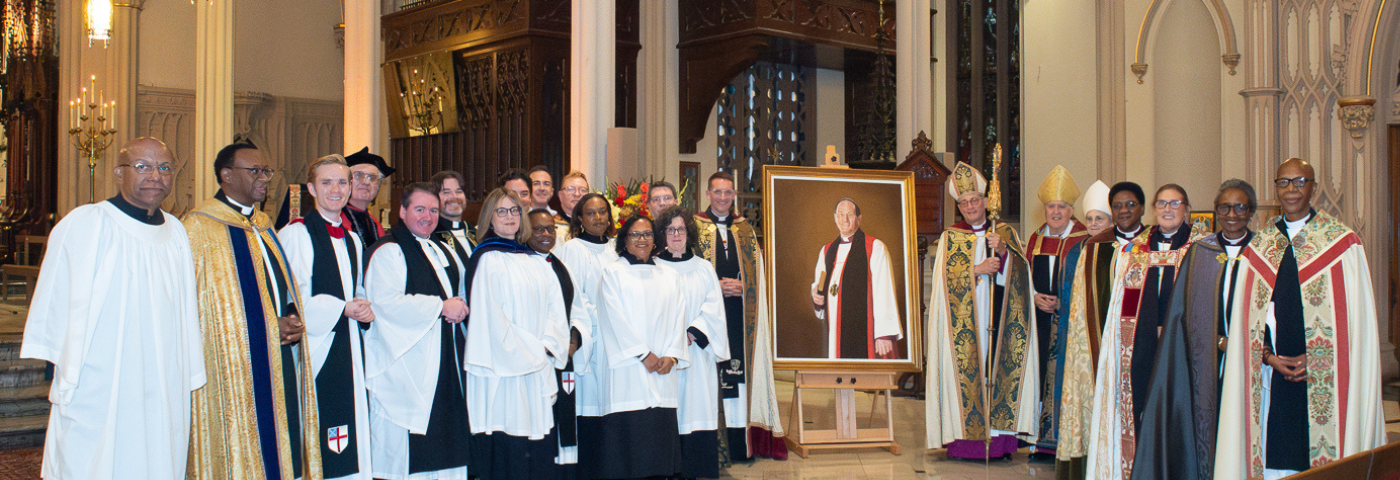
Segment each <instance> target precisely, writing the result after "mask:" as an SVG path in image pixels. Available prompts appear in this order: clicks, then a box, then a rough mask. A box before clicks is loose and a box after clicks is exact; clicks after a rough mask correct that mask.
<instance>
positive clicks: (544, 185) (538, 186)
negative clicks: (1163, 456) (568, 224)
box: [520, 165, 556, 215]
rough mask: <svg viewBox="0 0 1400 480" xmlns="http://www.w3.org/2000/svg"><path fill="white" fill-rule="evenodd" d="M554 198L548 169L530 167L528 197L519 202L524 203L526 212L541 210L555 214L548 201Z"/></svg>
mask: <svg viewBox="0 0 1400 480" xmlns="http://www.w3.org/2000/svg"><path fill="white" fill-rule="evenodd" d="M553 198H554V176H553V175H550V173H549V167H546V166H544V165H535V166H534V167H530V197H529V198H522V199H520V200H522V201H524V202H525V206H523V207H521V208H524V209H525V211H526V212H529V211H531V210H535V209H543V210H545V211H547V212H549V214H550V215H554V214H555V213H556V212H555V211H554V209H553V208H550V206H549V201H550V200H552V199H553Z"/></svg>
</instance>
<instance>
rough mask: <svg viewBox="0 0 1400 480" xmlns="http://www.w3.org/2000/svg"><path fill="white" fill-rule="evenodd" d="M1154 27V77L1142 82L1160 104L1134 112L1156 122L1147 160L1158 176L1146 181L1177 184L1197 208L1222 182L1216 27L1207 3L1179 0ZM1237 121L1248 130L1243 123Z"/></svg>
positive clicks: (1139, 118)
mask: <svg viewBox="0 0 1400 480" xmlns="http://www.w3.org/2000/svg"><path fill="white" fill-rule="evenodd" d="M1154 31H1155V32H1157V33H1156V35H1155V36H1156V37H1157V38H1156V39H1155V42H1153V43H1154V45H1153V49H1152V56H1151V65H1152V67H1151V68H1152V82H1151V85H1139V86H1138V87H1139V88H1144V87H1146V88H1145V89H1148V90H1151V91H1152V101H1153V104H1154V105H1155V106H1156V108H1154V109H1152V111H1151V112H1142V113H1145V115H1141V116H1130V118H1133V119H1135V120H1141V121H1148V120H1150V121H1151V122H1152V136H1153V140H1154V141H1153V149H1152V151H1151V152H1150V153H1151V156H1150V157H1148V158H1147V159H1146V160H1147V161H1148V165H1151V168H1152V169H1153V179H1154V180H1155V181H1154V182H1152V183H1150V184H1145V185H1152V186H1157V185H1161V184H1164V183H1176V184H1178V185H1181V186H1182V187H1183V188H1185V189H1186V192H1187V194H1188V196H1191V197H1195V198H1196V205H1194V206H1193V208H1195V207H1200V206H1202V205H1207V204H1206V203H1205V202H1206V199H1207V198H1210V197H1213V195H1210V194H1211V193H1213V192H1214V191H1215V189H1216V188H1217V187H1219V185H1220V163H1221V151H1220V146H1221V110H1222V109H1221V104H1222V103H1225V101H1228V100H1226V99H1222V98H1220V95H1219V92H1220V83H1221V82H1220V76H1221V75H1220V74H1221V72H1220V70H1221V64H1220V57H1219V54H1218V53H1217V52H1218V51H1219V49H1220V47H1219V45H1218V42H1217V41H1216V36H1215V26H1214V24H1213V23H1212V22H1211V19H1210V12H1209V11H1207V10H1206V7H1205V5H1204V4H1202V3H1201V2H1199V1H1196V0H1178V1H1173V2H1171V4H1170V5H1168V6H1167V8H1166V9H1165V11H1163V12H1162V21H1161V23H1160V24H1158V26H1157V28H1155V29H1154ZM1222 100H1225V101H1222ZM1232 100H1233V101H1234V102H1241V101H1242V99H1239V98H1238V96H1236V98H1235V99H1232ZM1132 110H1134V109H1131V108H1130V113H1131V112H1132ZM1232 123H1234V125H1232V126H1233V127H1234V128H1239V129H1243V126H1244V125H1243V123H1236V122H1232ZM1140 153H1144V154H1146V153H1148V152H1140ZM1150 188H1152V187H1144V189H1150ZM1149 201H1151V199H1149ZM1197 209H1199V208H1197ZM1148 210H1149V211H1152V210H1151V209H1148Z"/></svg>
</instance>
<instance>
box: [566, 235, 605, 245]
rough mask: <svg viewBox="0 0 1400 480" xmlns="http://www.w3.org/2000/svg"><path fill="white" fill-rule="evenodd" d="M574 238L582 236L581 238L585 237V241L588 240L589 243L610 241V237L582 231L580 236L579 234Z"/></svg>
mask: <svg viewBox="0 0 1400 480" xmlns="http://www.w3.org/2000/svg"><path fill="white" fill-rule="evenodd" d="M574 238H580V239H583V241H585V242H588V243H596V244H598V245H602V244H604V243H608V239H606V238H603V237H600V236H597V235H594V234H591V233H588V232H580V233H579V234H578V236H577V237H574Z"/></svg>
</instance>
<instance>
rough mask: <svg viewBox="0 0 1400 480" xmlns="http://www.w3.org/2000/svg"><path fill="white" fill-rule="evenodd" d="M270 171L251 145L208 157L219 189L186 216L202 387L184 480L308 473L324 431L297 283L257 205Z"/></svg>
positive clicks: (315, 467) (313, 472)
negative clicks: (200, 347)
mask: <svg viewBox="0 0 1400 480" xmlns="http://www.w3.org/2000/svg"><path fill="white" fill-rule="evenodd" d="M275 173H276V170H274V169H273V168H272V164H271V162H269V161H268V160H267V159H266V158H265V157H264V156H263V154H262V152H261V151H259V150H258V148H257V147H255V146H253V145H252V144H249V143H234V144H232V145H229V146H226V147H224V148H223V149H222V150H219V153H218V155H216V156H215V157H214V175H215V178H217V179H218V181H219V187H220V188H219V192H218V193H216V194H215V195H214V198H213V199H210V200H207V201H205V202H204V203H203V204H201V205H199V206H198V207H196V208H195V209H194V210H193V211H191V212H190V213H188V214H186V215H185V218H184V223H185V229H186V230H188V231H189V235H190V248H191V250H192V252H193V254H194V275H195V280H196V282H197V283H198V285H199V287H200V290H199V318H200V326H201V328H203V331H204V341H205V367H206V369H207V371H208V378H209V384H210V385H212V387H206V388H204V389H201V390H199V391H198V392H196V393H195V397H194V414H193V418H194V421H195V427H194V431H193V435H192V436H191V439H190V449H191V451H190V456H189V457H190V464H189V469H190V478H198V479H202V478H280V479H283V480H291V479H293V478H299V477H306V478H316V477H319V476H321V447H320V439H321V438H322V437H321V435H322V431H321V429H320V426H319V424H318V421H317V416H316V408H317V407H316V405H317V404H316V391H315V382H314V381H313V379H314V378H315V376H314V374H313V369H312V363H311V362H307V361H301V360H299V359H307V358H311V350H310V348H309V347H308V345H307V342H302V341H301V337H302V334H303V333H304V332H305V326H303V324H302V322H301V319H300V318H299V315H300V314H301V312H303V311H304V310H303V308H302V305H301V299H300V298H299V297H298V295H297V291H296V281H295V279H294V278H293V277H292V272H291V268H290V267H289V266H288V264H287V261H286V254H285V253H284V251H283V249H282V245H281V244H280V243H279V242H278V240H277V238H276V236H275V235H274V233H273V231H272V228H271V227H272V220H271V219H269V218H268V216H267V215H266V214H264V213H263V212H262V211H261V210H258V209H257V208H256V206H257V205H258V204H260V203H262V202H263V201H264V200H266V199H267V187H268V185H269V184H270V183H271V182H272V177H273V175H274V174H275Z"/></svg>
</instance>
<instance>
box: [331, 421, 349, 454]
mask: <svg viewBox="0 0 1400 480" xmlns="http://www.w3.org/2000/svg"><path fill="white" fill-rule="evenodd" d="M326 445H327V446H329V447H330V449H331V451H332V452H335V453H340V452H343V451H345V447H347V446H349V445H350V426H349V425H341V426H339V427H331V428H327V429H326Z"/></svg>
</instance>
